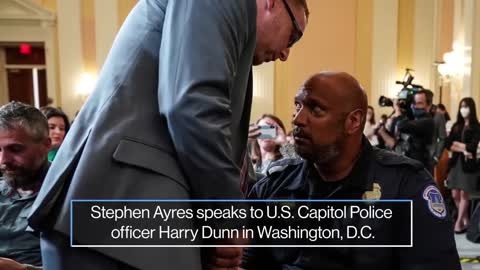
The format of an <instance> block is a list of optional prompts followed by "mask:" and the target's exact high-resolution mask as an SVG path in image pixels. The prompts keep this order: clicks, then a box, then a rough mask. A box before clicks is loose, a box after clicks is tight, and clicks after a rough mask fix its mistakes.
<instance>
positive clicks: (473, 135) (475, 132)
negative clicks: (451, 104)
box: [445, 123, 480, 172]
mask: <svg viewBox="0 0 480 270" xmlns="http://www.w3.org/2000/svg"><path fill="white" fill-rule="evenodd" d="M462 133H463V138H462ZM455 141H457V142H462V143H465V144H466V150H467V152H469V153H472V154H473V159H467V160H465V155H464V154H463V153H458V152H452V158H450V160H449V161H448V169H449V170H450V169H451V168H453V167H454V166H455V164H456V163H457V160H458V159H459V158H460V160H461V162H462V168H463V171H465V172H474V171H477V170H478V168H479V165H478V163H477V158H476V153H477V146H478V143H479V141H480V125H478V124H474V125H470V126H468V127H466V128H462V127H461V126H460V125H458V124H457V123H455V124H454V125H453V127H452V131H451V132H450V135H449V136H448V137H447V139H446V141H445V148H447V149H448V150H450V147H451V146H452V144H453V142H455Z"/></svg>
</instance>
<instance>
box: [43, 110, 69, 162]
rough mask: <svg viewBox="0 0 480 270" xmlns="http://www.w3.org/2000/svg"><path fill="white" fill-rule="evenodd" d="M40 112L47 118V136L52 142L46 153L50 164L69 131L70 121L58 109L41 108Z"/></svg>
mask: <svg viewBox="0 0 480 270" xmlns="http://www.w3.org/2000/svg"><path fill="white" fill-rule="evenodd" d="M40 111H41V112H42V113H43V114H44V115H45V117H47V121H48V128H49V130H50V131H49V136H50V140H52V148H51V149H50V152H48V161H50V162H52V161H53V159H54V158H55V155H57V151H58V149H59V148H60V145H62V142H63V140H64V139H65V135H67V132H68V130H69V129H70V121H69V120H68V117H67V115H66V114H65V113H64V112H63V111H62V110H60V109H57V108H53V107H42V108H40Z"/></svg>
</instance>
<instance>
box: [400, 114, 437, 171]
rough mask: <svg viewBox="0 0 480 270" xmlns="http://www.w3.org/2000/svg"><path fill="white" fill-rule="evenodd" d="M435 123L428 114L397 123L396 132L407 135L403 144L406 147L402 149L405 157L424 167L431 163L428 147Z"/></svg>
mask: <svg viewBox="0 0 480 270" xmlns="http://www.w3.org/2000/svg"><path fill="white" fill-rule="evenodd" d="M434 129H435V123H434V121H433V118H432V116H431V115H430V114H427V115H425V116H423V117H421V118H418V119H413V120H408V119H402V120H399V121H398V124H397V130H398V132H400V133H401V134H408V135H409V139H408V140H407V141H406V142H405V143H406V145H408V147H406V149H404V150H405V151H404V153H403V154H405V155H406V156H407V157H409V158H413V159H415V160H418V161H420V162H422V164H423V165H425V166H430V164H431V163H432V160H431V156H430V146H431V144H432V140H433V135H434V134H433V133H434Z"/></svg>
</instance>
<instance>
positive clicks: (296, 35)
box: [283, 0, 303, 48]
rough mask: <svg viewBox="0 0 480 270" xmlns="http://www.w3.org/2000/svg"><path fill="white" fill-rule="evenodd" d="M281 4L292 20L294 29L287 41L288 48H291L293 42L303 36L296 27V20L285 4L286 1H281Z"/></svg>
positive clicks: (300, 30) (297, 26)
mask: <svg viewBox="0 0 480 270" xmlns="http://www.w3.org/2000/svg"><path fill="white" fill-rule="evenodd" d="M283 3H284V4H285V7H286V8H287V12H288V15H290V19H291V20H292V24H293V28H295V29H294V30H295V31H293V32H292V34H291V35H290V40H289V41H288V48H291V47H292V46H293V44H295V42H297V41H298V40H300V38H302V36H303V32H302V29H300V26H299V25H298V22H297V19H295V16H293V12H292V10H291V9H290V6H289V5H288V3H287V0H283Z"/></svg>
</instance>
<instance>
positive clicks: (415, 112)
mask: <svg viewBox="0 0 480 270" xmlns="http://www.w3.org/2000/svg"><path fill="white" fill-rule="evenodd" d="M412 112H413V116H415V118H418V117H422V116H424V115H425V114H427V110H425V109H415V108H412Z"/></svg>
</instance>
